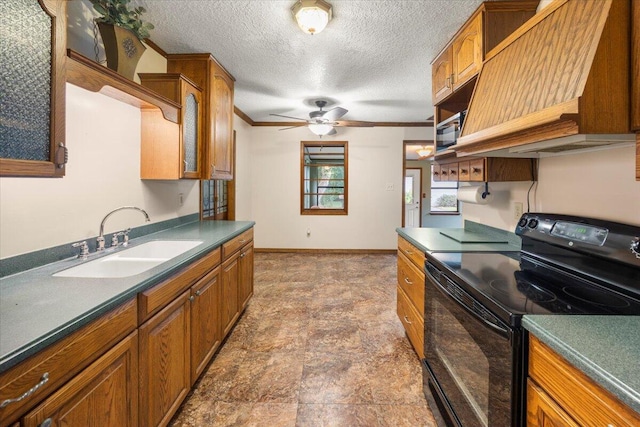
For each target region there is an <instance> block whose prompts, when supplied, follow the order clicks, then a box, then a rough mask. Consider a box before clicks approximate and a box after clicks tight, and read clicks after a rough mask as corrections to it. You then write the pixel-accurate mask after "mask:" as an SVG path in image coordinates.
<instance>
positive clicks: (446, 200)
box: [430, 165, 460, 215]
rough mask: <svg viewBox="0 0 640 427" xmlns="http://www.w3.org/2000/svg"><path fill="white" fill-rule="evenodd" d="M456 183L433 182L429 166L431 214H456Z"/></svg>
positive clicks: (457, 211)
mask: <svg viewBox="0 0 640 427" xmlns="http://www.w3.org/2000/svg"><path fill="white" fill-rule="evenodd" d="M459 212H460V211H459V209H458V181H434V180H433V165H431V209H430V213H431V214H432V215H433V214H436V215H437V214H457V213H459Z"/></svg>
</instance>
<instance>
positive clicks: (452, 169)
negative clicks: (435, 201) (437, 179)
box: [443, 163, 458, 181]
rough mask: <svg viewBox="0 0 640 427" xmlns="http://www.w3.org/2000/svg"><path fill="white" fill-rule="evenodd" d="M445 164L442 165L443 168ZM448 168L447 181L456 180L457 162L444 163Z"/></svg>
mask: <svg viewBox="0 0 640 427" xmlns="http://www.w3.org/2000/svg"><path fill="white" fill-rule="evenodd" d="M444 167H445V166H443V168H444ZM446 167H447V170H448V172H449V173H448V177H447V180H448V181H457V180H458V163H450V164H448V165H446Z"/></svg>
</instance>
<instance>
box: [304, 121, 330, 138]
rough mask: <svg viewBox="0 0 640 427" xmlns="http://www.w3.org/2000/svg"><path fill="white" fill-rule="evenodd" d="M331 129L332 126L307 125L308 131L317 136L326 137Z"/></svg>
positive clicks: (321, 124) (324, 124)
mask: <svg viewBox="0 0 640 427" xmlns="http://www.w3.org/2000/svg"><path fill="white" fill-rule="evenodd" d="M332 129H333V126H332V125H329V124H326V123H311V124H310V125H309V130H310V131H311V132H313V133H315V134H316V135H318V136H323V135H326V134H328V133H329V132H331V130H332Z"/></svg>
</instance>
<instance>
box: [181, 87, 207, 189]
mask: <svg viewBox="0 0 640 427" xmlns="http://www.w3.org/2000/svg"><path fill="white" fill-rule="evenodd" d="M181 105H182V109H181V110H182V111H181V115H182V117H181V119H182V122H181V146H182V149H181V150H180V156H181V159H180V165H181V171H182V173H181V177H182V178H192V179H199V178H201V174H202V172H201V171H202V168H201V164H202V159H201V153H202V141H203V136H202V135H203V132H202V125H203V120H202V118H203V117H204V114H203V112H204V108H203V105H202V92H201V91H200V90H199V89H197V88H196V87H194V86H193V85H191V84H188V83H187V82H183V83H182V102H181Z"/></svg>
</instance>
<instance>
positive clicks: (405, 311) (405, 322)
mask: <svg viewBox="0 0 640 427" xmlns="http://www.w3.org/2000/svg"><path fill="white" fill-rule="evenodd" d="M398 317H399V318H400V321H401V322H402V326H404V329H405V331H407V336H408V337H409V341H411V345H412V346H413V348H414V350H415V351H416V353H417V354H418V356H419V357H420V359H424V321H423V320H422V318H421V317H420V316H419V315H418V312H417V311H416V309H415V308H414V307H413V304H411V302H410V301H409V298H408V297H407V296H406V294H405V293H404V291H403V290H402V289H401V288H398Z"/></svg>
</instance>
